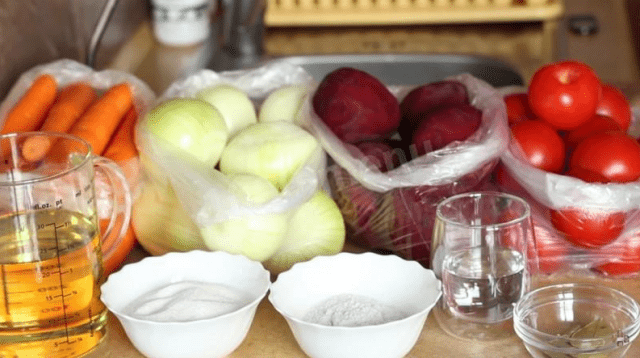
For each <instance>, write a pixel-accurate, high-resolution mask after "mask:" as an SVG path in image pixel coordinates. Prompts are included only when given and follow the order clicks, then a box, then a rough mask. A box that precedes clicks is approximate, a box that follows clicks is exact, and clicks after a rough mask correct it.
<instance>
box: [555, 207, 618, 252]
mask: <svg viewBox="0 0 640 358" xmlns="http://www.w3.org/2000/svg"><path fill="white" fill-rule="evenodd" d="M550 214H551V223H552V224H553V226H554V227H555V228H556V230H558V231H559V232H561V233H562V234H564V236H565V238H566V239H567V241H569V242H571V243H573V244H575V245H577V246H581V247H586V248H597V247H601V246H604V245H606V244H608V243H610V242H612V241H613V240H615V239H616V238H617V237H618V236H619V235H620V233H621V232H622V229H624V222H625V218H626V217H625V214H624V213H622V212H610V211H604V210H599V209H593V208H589V209H586V208H571V209H568V208H567V209H560V210H550Z"/></svg>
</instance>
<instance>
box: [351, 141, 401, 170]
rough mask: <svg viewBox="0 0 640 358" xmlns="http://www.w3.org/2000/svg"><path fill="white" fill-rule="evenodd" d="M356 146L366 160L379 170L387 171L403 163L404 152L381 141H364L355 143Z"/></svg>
mask: <svg viewBox="0 0 640 358" xmlns="http://www.w3.org/2000/svg"><path fill="white" fill-rule="evenodd" d="M356 147H357V148H358V149H359V150H360V151H361V152H362V154H364V156H365V159H364V160H366V161H368V163H369V164H371V165H373V166H374V167H376V168H378V170H380V171H381V172H386V171H389V170H391V169H393V168H396V167H398V166H399V165H400V164H402V163H404V162H405V161H406V159H405V158H404V152H403V151H402V150H401V149H396V148H393V147H392V146H391V145H389V144H387V143H386V142H383V141H366V142H360V143H357V144H356Z"/></svg>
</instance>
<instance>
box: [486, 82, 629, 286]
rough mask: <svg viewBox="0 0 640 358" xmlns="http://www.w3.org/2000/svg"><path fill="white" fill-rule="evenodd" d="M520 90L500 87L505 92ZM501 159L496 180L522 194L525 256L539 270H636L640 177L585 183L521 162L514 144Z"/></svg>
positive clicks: (609, 272)
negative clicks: (528, 233) (528, 232)
mask: <svg viewBox="0 0 640 358" xmlns="http://www.w3.org/2000/svg"><path fill="white" fill-rule="evenodd" d="M521 91H522V89H518V88H505V89H504V90H503V92H504V93H505V95H506V94H509V93H517V92H521ZM632 113H633V116H632V123H631V126H630V128H629V130H628V133H629V134H631V135H632V136H633V137H634V138H637V135H634V134H633V133H637V131H638V128H640V123H639V122H638V118H640V111H639V110H638V109H637V108H632ZM605 150H606V149H605ZM501 163H502V164H503V165H504V168H505V170H506V172H505V173H503V177H502V178H501V179H500V180H499V182H498V184H499V185H500V186H501V188H500V189H501V190H503V191H507V192H511V193H513V194H516V195H519V196H521V197H524V198H526V199H527V201H528V202H529V203H530V205H531V209H532V219H533V223H534V231H535V238H536V239H535V243H534V246H533V249H534V250H533V255H532V257H531V259H532V260H535V261H536V262H535V263H536V264H537V266H538V268H539V271H540V273H543V274H545V273H546V274H551V273H558V272H566V271H584V272H588V271H591V272H595V273H599V274H605V275H613V276H618V275H637V274H638V272H640V182H638V181H636V182H631V183H607V184H601V183H587V182H585V181H582V180H580V179H577V178H574V177H570V176H567V175H561V174H554V173H549V172H545V171H543V170H540V169H537V168H535V167H533V166H531V165H530V164H529V163H527V162H526V160H525V159H523V156H522V154H520V152H519V149H518V147H517V146H516V144H515V143H511V144H510V146H509V149H508V150H507V151H505V153H504V154H503V155H502V156H501ZM554 222H555V224H554ZM564 225H569V226H564ZM556 227H565V229H564V231H567V232H572V235H573V236H572V237H575V239H573V240H571V239H567V237H566V236H565V234H563V233H562V232H560V231H559V230H558V229H557V228H556ZM576 230H577V231H576ZM582 233H583V234H584V235H583V234H582ZM572 241H574V242H572ZM606 242H608V243H606Z"/></svg>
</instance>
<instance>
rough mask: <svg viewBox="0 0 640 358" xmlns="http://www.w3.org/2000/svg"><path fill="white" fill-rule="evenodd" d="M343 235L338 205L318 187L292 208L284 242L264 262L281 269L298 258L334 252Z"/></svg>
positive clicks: (336, 250)
mask: <svg viewBox="0 0 640 358" xmlns="http://www.w3.org/2000/svg"><path fill="white" fill-rule="evenodd" d="M345 235H346V233H345V225H344V220H343V218H342V214H341V213H340V209H339V208H338V205H336V203H335V201H333V199H331V197H330V196H329V195H328V194H327V193H326V192H324V191H322V190H318V191H317V192H316V193H315V194H314V196H313V197H311V199H309V200H308V201H307V202H306V203H304V204H302V205H301V206H300V207H298V208H297V209H296V210H295V211H294V213H293V214H292V216H291V218H290V219H289V226H288V228H287V233H286V234H285V239H284V242H283V243H282V245H281V246H280V248H279V249H278V251H276V253H275V254H273V255H272V256H271V257H270V258H269V259H268V260H267V261H265V262H264V266H265V267H266V268H267V269H268V270H269V271H271V272H272V273H280V272H283V271H286V270H288V269H290V268H291V266H293V264H295V263H297V262H302V261H307V260H309V259H311V258H313V257H315V256H319V255H333V254H337V253H339V252H340V251H342V248H343V246H344V242H345Z"/></svg>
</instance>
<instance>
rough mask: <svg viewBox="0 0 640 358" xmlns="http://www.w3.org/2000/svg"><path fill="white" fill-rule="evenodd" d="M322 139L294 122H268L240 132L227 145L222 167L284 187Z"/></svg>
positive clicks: (228, 170) (280, 187)
mask: <svg viewBox="0 0 640 358" xmlns="http://www.w3.org/2000/svg"><path fill="white" fill-rule="evenodd" d="M318 147H319V143H318V141H317V140H316V138H315V137H314V136H312V135H311V134H310V133H309V132H307V131H305V130H304V129H302V128H300V127H298V126H297V125H295V124H293V123H291V122H282V121H280V122H264V123H256V124H254V125H251V126H249V127H247V128H245V129H243V130H241V131H240V132H238V133H237V134H236V135H235V136H234V137H233V138H231V140H230V141H229V143H228V144H227V146H226V147H225V148H224V150H223V152H222V155H221V157H220V171H221V172H223V173H225V174H227V175H230V174H236V173H250V174H255V175H258V176H260V177H262V178H265V179H267V180H269V181H270V182H271V183H273V184H274V185H275V186H276V188H277V189H278V190H282V189H283V188H284V187H285V186H286V185H287V183H289V181H290V180H291V178H292V177H293V176H294V175H295V174H296V172H297V171H298V170H299V169H300V168H301V167H302V166H303V165H304V164H305V162H306V161H307V160H308V159H309V158H311V155H312V154H314V152H315V151H316V149H317V148H318Z"/></svg>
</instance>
